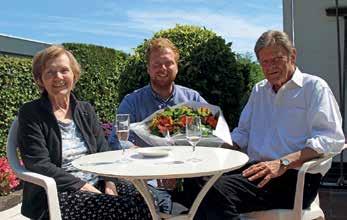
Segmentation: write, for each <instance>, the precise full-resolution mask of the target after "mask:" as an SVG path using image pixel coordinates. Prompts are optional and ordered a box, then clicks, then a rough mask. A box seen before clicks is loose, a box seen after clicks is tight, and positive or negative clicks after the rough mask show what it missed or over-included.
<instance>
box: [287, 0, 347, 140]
mask: <svg viewBox="0 0 347 220" xmlns="http://www.w3.org/2000/svg"><path fill="white" fill-rule="evenodd" d="M292 2H293V15H294V16H293V17H294V44H295V47H296V49H297V53H298V56H297V65H298V66H299V68H300V69H301V70H302V71H304V72H307V73H311V74H313V75H317V76H320V77H321V78H323V79H325V80H326V81H327V82H328V84H329V86H330V88H331V89H332V91H333V93H334V94H335V97H336V99H337V100H338V102H339V101H340V100H339V96H340V94H339V81H338V79H339V76H338V56H337V31H336V18H335V17H328V16H327V15H326V11H325V9H326V8H330V7H334V6H335V0H293V1H292V0H283V27H284V31H285V32H287V33H288V34H289V36H292V23H291V20H292V19H291V3H292ZM339 6H340V7H341V6H347V0H339ZM340 39H341V48H342V50H341V57H342V58H343V47H344V44H343V40H344V19H343V18H342V17H340ZM342 62H343V61H342ZM342 66H343V63H342ZM342 70H343V68H342ZM346 97H347V95H346ZM344 101H345V103H346V100H344ZM345 105H346V104H345ZM346 107H347V106H346ZM345 118H346V119H347V114H346V112H345ZM346 128H347V126H346V122H345V128H344V131H345V134H347V129H346Z"/></svg>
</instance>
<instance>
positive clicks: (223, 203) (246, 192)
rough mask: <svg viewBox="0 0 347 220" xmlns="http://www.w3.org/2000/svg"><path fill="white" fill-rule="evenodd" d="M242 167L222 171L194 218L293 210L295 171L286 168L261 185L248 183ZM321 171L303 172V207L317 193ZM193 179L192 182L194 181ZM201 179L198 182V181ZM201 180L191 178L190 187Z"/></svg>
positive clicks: (231, 216)
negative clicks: (316, 172) (280, 174)
mask: <svg viewBox="0 0 347 220" xmlns="http://www.w3.org/2000/svg"><path fill="white" fill-rule="evenodd" d="M251 165H252V164H247V165H246V166H244V167H243V168H241V169H238V170H236V171H232V172H229V173H226V174H224V175H223V176H222V177H221V178H220V179H219V180H218V181H217V182H216V183H215V185H214V186H213V187H212V188H211V189H210V191H209V192H208V193H207V195H206V197H205V198H204V200H203V202H202V203H201V205H200V207H199V209H198V212H197V214H196V216H195V218H194V219H196V220H205V219H213V220H217V219H230V220H236V219H237V220H238V219H240V217H239V214H240V213H246V212H251V211H259V210H268V209H280V208H282V209H292V208H293V206H294V197H295V189H296V180H297V173H298V171H297V170H288V171H287V172H285V173H284V174H283V175H282V176H280V177H277V178H274V179H272V180H271V181H270V182H269V183H267V184H266V185H265V186H264V187H263V188H258V187H257V184H258V183H259V182H260V180H258V181H254V182H251V181H249V180H248V179H247V178H245V177H243V176H242V171H243V170H244V169H246V168H247V167H249V166H251ZM321 178H322V175H321V174H306V177H305V186H304V198H303V208H304V209H305V208H308V207H309V206H310V204H311V203H312V201H313V200H314V198H315V197H316V195H317V192H318V187H319V184H320V180H321ZM193 182H195V183H193ZM199 182H200V183H199ZM201 182H203V180H202V179H194V180H191V183H187V184H189V185H190V186H187V187H188V188H189V187H194V186H195V187H196V186H197V185H202V184H201Z"/></svg>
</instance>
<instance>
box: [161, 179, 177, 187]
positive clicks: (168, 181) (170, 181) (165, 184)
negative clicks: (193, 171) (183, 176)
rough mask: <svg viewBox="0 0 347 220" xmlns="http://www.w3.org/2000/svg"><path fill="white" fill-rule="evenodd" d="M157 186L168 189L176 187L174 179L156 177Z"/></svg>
mask: <svg viewBox="0 0 347 220" xmlns="http://www.w3.org/2000/svg"><path fill="white" fill-rule="evenodd" d="M157 183H158V187H160V188H163V189H168V190H173V189H175V188H176V179H158V180H157Z"/></svg>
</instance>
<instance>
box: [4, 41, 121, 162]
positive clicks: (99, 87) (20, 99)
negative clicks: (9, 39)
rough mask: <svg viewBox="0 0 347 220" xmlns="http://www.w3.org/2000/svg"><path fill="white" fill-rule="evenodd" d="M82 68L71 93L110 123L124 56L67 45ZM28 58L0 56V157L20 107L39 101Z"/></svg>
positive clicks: (95, 47) (72, 44)
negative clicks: (93, 108) (35, 100)
mask: <svg viewBox="0 0 347 220" xmlns="http://www.w3.org/2000/svg"><path fill="white" fill-rule="evenodd" d="M64 46H65V47H66V48H67V49H69V50H70V51H72V52H73V54H74V55H75V57H76V58H77V60H78V62H79V63H80V64H81V67H82V75H81V79H80V81H79V82H78V83H77V85H76V88H75V90H74V92H75V94H76V95H77V97H79V98H80V99H81V100H86V101H89V102H91V103H92V104H93V106H94V107H95V109H96V112H97V113H98V115H99V117H100V119H101V120H102V121H112V120H113V118H114V107H115V106H116V105H117V99H118V89H117V83H118V78H119V72H120V69H121V68H122V66H123V63H124V61H125V59H126V57H127V54H125V53H124V52H121V51H116V50H114V49H110V48H104V47H100V46H95V45H85V44H74V43H66V44H64ZM31 63H32V59H31V58H21V57H9V56H0V84H1V88H0V106H1V107H2V109H1V112H0V156H2V155H4V154H5V145H6V140H7V134H8V129H9V127H10V124H11V122H12V120H13V118H14V117H15V116H16V114H17V111H18V109H19V107H20V106H21V105H22V104H23V103H25V102H28V101H31V100H33V99H36V98H38V97H39V95H40V94H39V90H38V89H37V87H36V84H35V83H34V80H33V77H32V73H31Z"/></svg>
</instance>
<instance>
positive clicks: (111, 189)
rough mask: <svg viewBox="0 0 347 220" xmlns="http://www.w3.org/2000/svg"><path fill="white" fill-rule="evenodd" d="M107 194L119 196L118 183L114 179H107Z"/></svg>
mask: <svg viewBox="0 0 347 220" xmlns="http://www.w3.org/2000/svg"><path fill="white" fill-rule="evenodd" d="M105 194H108V195H112V196H118V193H117V189H116V185H115V184H114V182H112V181H105Z"/></svg>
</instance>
